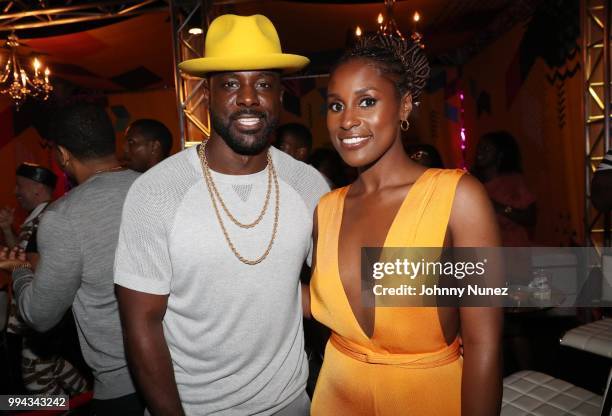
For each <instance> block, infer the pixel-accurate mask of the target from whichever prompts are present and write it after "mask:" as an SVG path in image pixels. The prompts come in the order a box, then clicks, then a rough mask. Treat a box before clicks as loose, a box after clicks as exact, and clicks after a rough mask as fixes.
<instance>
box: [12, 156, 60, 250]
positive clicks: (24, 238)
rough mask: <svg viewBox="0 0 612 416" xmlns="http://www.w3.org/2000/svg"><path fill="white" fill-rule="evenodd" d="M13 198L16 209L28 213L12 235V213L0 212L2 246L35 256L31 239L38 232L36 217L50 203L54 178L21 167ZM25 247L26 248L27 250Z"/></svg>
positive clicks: (44, 171) (40, 170)
mask: <svg viewBox="0 0 612 416" xmlns="http://www.w3.org/2000/svg"><path fill="white" fill-rule="evenodd" d="M15 182H16V185H15V196H16V198H17V202H18V203H19V205H20V206H21V207H22V208H23V209H24V210H25V211H27V212H28V214H29V215H28V217H27V218H26V219H25V221H24V222H23V224H21V227H19V234H18V236H15V235H14V234H13V230H12V228H11V227H12V225H13V221H14V218H13V213H14V210H13V209H11V208H3V209H1V210H0V230H2V233H3V234H4V240H5V242H6V245H7V246H9V247H13V246H15V245H17V246H19V247H20V248H22V249H24V250H26V251H27V252H32V253H34V252H36V238H33V236H35V233H36V229H37V228H38V222H39V217H40V214H42V212H43V211H44V210H45V208H46V207H47V205H48V204H49V202H50V201H51V199H52V196H53V190H54V189H55V183H56V182H57V177H56V176H55V174H54V173H53V172H51V171H50V170H49V169H47V168H44V167H42V166H39V165H35V164H33V163H22V164H21V165H19V167H18V168H17V178H16V180H15ZM28 246H29V247H28Z"/></svg>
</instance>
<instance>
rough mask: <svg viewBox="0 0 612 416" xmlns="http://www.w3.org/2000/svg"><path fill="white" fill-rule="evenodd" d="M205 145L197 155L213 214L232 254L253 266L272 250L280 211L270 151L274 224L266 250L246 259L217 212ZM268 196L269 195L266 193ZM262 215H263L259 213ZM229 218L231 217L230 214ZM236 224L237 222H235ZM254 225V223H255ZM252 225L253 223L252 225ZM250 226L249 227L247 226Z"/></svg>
mask: <svg viewBox="0 0 612 416" xmlns="http://www.w3.org/2000/svg"><path fill="white" fill-rule="evenodd" d="M205 147H206V142H202V144H201V145H200V149H198V155H199V156H200V162H201V164H202V170H203V171H204V180H205V181H206V187H207V188H208V194H209V195H210V200H211V201H212V205H213V208H214V210H215V215H216V217H217V221H219V225H220V226H221V231H223V236H224V237H225V241H227V244H228V245H229V247H230V249H231V250H232V253H234V256H236V258H237V259H238V260H240V261H241V262H242V263H244V264H248V265H250V266H254V265H256V264H259V263H261V262H262V261H264V260H265V259H266V257H268V255H269V254H270V250H272V246H273V245H274V240H275V239H276V232H277V230H278V217H279V212H280V191H279V186H278V178H277V176H276V170H275V169H274V164H273V163H272V158H271V157H270V153H269V152H268V167H269V171H270V173H269V177H270V176H271V177H272V182H273V184H274V188H275V192H274V194H275V204H274V224H273V226H272V236H271V237H270V241H269V242H268V246H267V247H266V250H265V251H264V253H263V254H262V255H261V256H259V257H258V258H256V259H255V260H250V259H247V258H245V257H243V256H242V255H241V254H240V253H239V252H238V250H237V249H236V246H234V243H233V242H232V240H231V238H230V236H229V233H228V232H227V229H226V228H225V224H224V223H223V219H222V218H221V213H220V212H219V207H218V206H217V201H216V198H215V191H213V189H216V187H215V185H214V182H213V179H212V175H211V173H210V167H209V166H208V160H206V153H205ZM270 188H271V187H268V193H270V192H271V189H270ZM268 197H269V195H268ZM218 198H219V201H221V203H222V204H223V202H222V201H223V200H222V199H221V196H220V195H218ZM267 206H268V204H267V203H266V204H265V208H264V214H265V211H267ZM225 212H226V213H227V214H228V216H229V212H228V211H227V210H226V211H225ZM261 216H262V217H263V215H261ZM230 218H232V217H231V216H230ZM259 221H261V219H259V220H258V222H259ZM237 225H238V224H237ZM255 225H256V224H255ZM253 226H254V225H253ZM243 228H247V227H243ZM249 228H251V227H249Z"/></svg>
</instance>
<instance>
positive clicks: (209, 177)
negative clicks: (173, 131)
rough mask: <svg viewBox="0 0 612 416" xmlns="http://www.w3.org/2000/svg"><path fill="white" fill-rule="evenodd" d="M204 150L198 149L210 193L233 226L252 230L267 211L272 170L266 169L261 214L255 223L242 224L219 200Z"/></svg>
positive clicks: (269, 160)
mask: <svg viewBox="0 0 612 416" xmlns="http://www.w3.org/2000/svg"><path fill="white" fill-rule="evenodd" d="M204 148H205V145H202V146H200V149H199V155H200V160H201V161H202V166H204V167H205V169H204V176H205V177H206V180H207V181H208V183H210V187H211V188H212V191H213V192H214V194H215V196H216V197H217V199H218V200H219V203H220V204H221V208H223V211H225V214H227V216H228V217H229V219H230V220H232V222H233V223H234V224H236V225H237V226H238V227H240V228H253V227H255V226H256V225H257V224H259V223H260V222H261V220H262V219H263V217H264V215H265V214H266V211H267V210H268V205H269V203H270V194H271V193H272V171H273V168H271V169H268V190H267V191H266V199H265V201H264V205H263V208H262V209H261V212H260V213H259V215H258V216H257V218H256V219H255V221H253V222H252V223H248V224H243V223H241V222H240V221H238V219H237V218H236V217H234V216H233V215H232V213H231V212H230V211H229V209H228V208H227V206H226V205H225V202H224V201H223V198H221V194H220V193H219V190H218V189H217V186H216V185H215V182H214V181H213V180H212V175H211V173H210V166H209V165H208V160H207V159H206V154H205V153H204ZM268 166H273V165H272V158H271V157H270V152H268Z"/></svg>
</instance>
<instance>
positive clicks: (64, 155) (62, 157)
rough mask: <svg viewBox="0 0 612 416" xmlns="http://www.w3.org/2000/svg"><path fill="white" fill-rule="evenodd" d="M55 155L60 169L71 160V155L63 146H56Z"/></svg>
mask: <svg viewBox="0 0 612 416" xmlns="http://www.w3.org/2000/svg"><path fill="white" fill-rule="evenodd" d="M57 153H58V154H59V160H58V163H59V164H60V166H62V167H64V166H66V165H67V164H68V163H69V162H70V159H72V153H70V151H69V150H68V149H66V148H65V147H64V146H60V145H58V146H57Z"/></svg>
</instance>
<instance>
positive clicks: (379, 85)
mask: <svg viewBox="0 0 612 416" xmlns="http://www.w3.org/2000/svg"><path fill="white" fill-rule="evenodd" d="M411 109H412V101H411V99H410V95H409V94H406V95H405V96H404V97H403V98H402V99H400V98H399V97H398V94H397V90H396V87H395V84H394V83H393V81H392V80H391V79H390V78H389V76H386V75H385V74H383V73H382V72H381V71H380V70H379V69H378V68H377V67H376V66H375V64H374V63H372V62H371V61H367V60H364V59H353V60H350V61H347V62H345V63H344V64H342V65H340V66H339V67H337V68H336V70H335V71H334V72H333V73H332V75H331V78H330V80H329V86H328V93H327V129H328V130H329V136H330V139H331V141H332V144H333V145H334V147H335V148H336V150H337V151H338V153H339V154H340V156H342V159H344V161H345V162H346V163H347V164H348V165H350V166H353V167H362V166H367V165H370V164H372V163H374V162H375V161H377V160H378V159H379V158H380V157H381V156H383V155H384V154H385V153H386V151H387V150H388V149H389V148H390V147H391V146H392V145H393V143H394V142H395V141H399V140H400V130H399V123H400V120H402V119H406V118H407V117H408V114H410V110H411ZM400 147H401V146H400Z"/></svg>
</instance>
